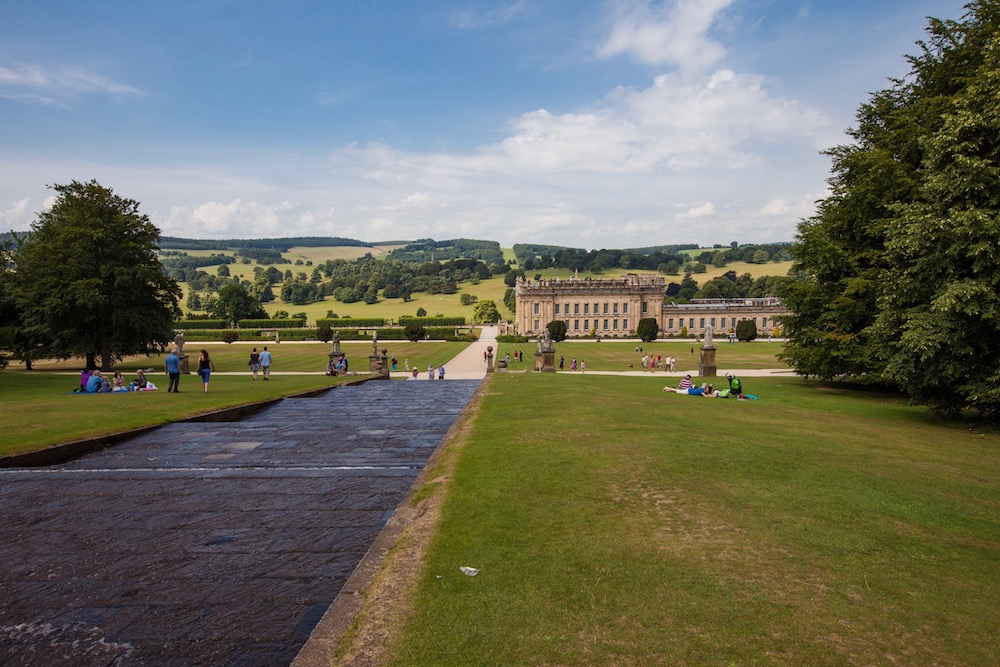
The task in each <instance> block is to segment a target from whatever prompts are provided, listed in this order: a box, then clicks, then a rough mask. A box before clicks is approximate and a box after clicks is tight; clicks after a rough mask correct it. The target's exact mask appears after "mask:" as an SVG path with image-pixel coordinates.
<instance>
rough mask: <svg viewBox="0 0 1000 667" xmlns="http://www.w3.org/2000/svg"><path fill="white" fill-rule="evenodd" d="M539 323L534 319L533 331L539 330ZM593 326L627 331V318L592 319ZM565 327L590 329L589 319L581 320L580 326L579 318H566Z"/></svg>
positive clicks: (575, 329)
mask: <svg viewBox="0 0 1000 667" xmlns="http://www.w3.org/2000/svg"><path fill="white" fill-rule="evenodd" d="M609 323H610V324H611V326H610V327H608V324H609ZM539 324H540V321H539V320H535V331H541V329H540V328H539V326H538V325H539ZM619 324H620V325H621V328H619ZM594 328H595V329H597V330H598V331H628V330H629V328H628V319H623V320H618V319H617V318H616V319H611V320H594ZM566 329H567V330H568V331H576V332H580V331H583V332H587V331H590V320H583V327H582V328H581V327H580V320H566Z"/></svg>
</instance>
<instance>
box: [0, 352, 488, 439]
mask: <svg viewBox="0 0 1000 667" xmlns="http://www.w3.org/2000/svg"><path fill="white" fill-rule="evenodd" d="M467 345H468V343H446V342H441V341H432V342H428V343H410V342H409V341H405V342H403V341H385V343H384V347H386V348H387V350H388V354H389V355H396V358H397V360H398V362H399V370H402V369H403V366H404V363H405V362H406V361H409V363H410V365H411V366H413V365H416V366H417V368H426V367H427V364H430V363H433V364H434V365H435V366H437V365H438V364H440V363H442V362H447V360H448V359H451V358H452V357H454V356H455V355H456V354H458V353H459V352H461V351H462V350H463V349H464V348H465V347H466V346H467ZM202 346H204V348H205V349H207V350H208V351H209V355H211V357H212V359H213V360H214V361H215V367H216V371H218V372H217V373H216V374H215V375H213V376H212V380H211V383H210V386H209V393H208V394H207V395H206V394H204V393H203V392H202V386H201V380H200V378H199V377H198V376H197V375H195V374H192V375H189V376H183V377H182V378H181V391H180V393H178V394H167V393H166V391H156V392H140V393H135V394H98V395H93V394H87V395H80V394H71V393H69V392H71V391H72V390H73V388H74V387H78V386H79V375H78V371H79V370H80V369H81V368H82V367H83V360H81V359H69V360H64V361H55V360H49V361H39V362H36V363H35V364H34V366H35V369H36V370H35V371H31V372H27V371H23V370H17V368H16V367H12V368H9V369H7V370H5V371H3V372H0V405H3V410H0V456H5V455H9V454H16V453H21V452H28V451H34V450H37V449H42V448H44V447H50V446H52V445H57V444H61V443H64V442H69V441H72V440H79V439H81V438H87V437H92V436H97V435H107V434H109V433H118V432H120V431H126V430H130V429H134V428H140V427H143V426H151V425H155V424H165V423H168V422H171V421H175V420H177V419H181V418H183V417H190V416H192V415H196V414H201V413H205V412H211V411H213V410H218V409H220V408H225V407H232V406H236V405H246V404H249V403H256V402H258V401H262V400H269V399H272V398H277V397H279V396H285V395H288V394H294V393H299V392H302V391H308V390H310V389H315V388H317V387H326V386H329V385H331V384H335V383H337V382H340V381H343V380H345V379H351V378H349V377H348V378H343V379H337V378H329V377H326V376H325V375H283V373H285V372H314V373H321V372H323V371H324V370H325V369H326V362H327V356H326V355H327V353H329V351H330V345H329V344H328V343H323V344H319V343H315V344H311V343H281V344H280V345H274V344H270V345H268V348H269V349H270V350H272V351H273V353H274V362H273V363H272V369H273V371H274V373H276V374H274V375H272V376H271V378H272V379H271V381H270V382H263V381H261V380H258V381H257V382H252V381H250V379H249V378H250V371H249V369H248V368H247V360H248V359H249V355H250V350H251V349H252V347H253V345H246V344H233V345H226V344H224V343H214V344H213V343H204V344H202V343H188V345H187V346H186V348H185V351H186V352H188V353H190V354H191V355H192V356H193V357H194V356H196V355H197V354H198V350H199V349H200V348H201V347H202ZM261 347H262V346H261V345H258V346H257V349H258V350H259V349H260V348H261ZM382 347H383V345H381V344H380V345H379V349H381V348H382ZM341 348H342V349H343V350H344V352H346V353H347V358H348V360H349V361H350V362H351V363H352V366H351V370H355V371H361V372H367V371H368V355H369V354H370V353H371V343H370V342H357V343H355V342H344V343H341ZM116 368H117V369H118V370H121V371H123V373H125V374H126V379H131V377H132V376H133V375H134V373H135V370H136V369H137V368H153V369H155V371H154V372H153V373H151V374H149V376H148V377H149V378H150V379H151V380H152V381H153V382H154V383H156V385H157V386H158V387H160V389H161V390H164V389H166V386H167V377H166V375H164V373H163V362H162V359H161V357H159V356H156V357H133V358H130V359H126V360H125V361H124V362H122V363H121V364H119V365H118V366H117V367H116ZM193 368H196V364H195V363H194V361H193V359H192V369H193ZM226 372H239V373H240V375H224V374H223V373H226Z"/></svg>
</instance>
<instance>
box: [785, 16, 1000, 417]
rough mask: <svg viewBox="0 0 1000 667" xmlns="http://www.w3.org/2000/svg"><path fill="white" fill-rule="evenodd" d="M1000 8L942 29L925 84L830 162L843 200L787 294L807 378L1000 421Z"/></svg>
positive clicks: (797, 361)
mask: <svg viewBox="0 0 1000 667" xmlns="http://www.w3.org/2000/svg"><path fill="white" fill-rule="evenodd" d="M998 30H1000V7H998V5H997V2H996V0H975V1H973V2H971V3H970V4H969V5H967V12H966V14H965V16H964V17H963V19H962V20H961V21H940V20H937V19H930V22H929V27H928V29H927V33H928V35H929V37H928V39H927V41H925V42H920V53H918V55H916V56H911V57H910V58H909V62H910V73H909V75H908V76H907V77H906V78H904V79H900V80H895V81H894V83H893V85H892V86H891V87H890V88H888V89H886V90H882V91H878V92H876V93H874V94H873V95H872V96H871V98H870V100H869V101H868V102H867V103H865V104H863V105H861V107H860V109H859V111H858V114H857V127H856V128H854V129H853V130H851V132H850V134H851V136H852V138H853V139H854V141H855V143H854V144H851V145H848V146H839V147H836V148H834V149H831V150H830V151H829V154H830V155H831V156H832V157H833V175H832V177H831V179H830V186H831V195H830V196H829V197H828V198H827V199H826V200H824V201H823V202H821V203H820V206H819V210H818V213H817V215H816V216H814V217H813V218H810V219H809V220H807V221H805V222H803V223H801V224H800V226H799V231H798V235H797V239H796V244H795V246H794V247H793V249H792V251H793V252H792V254H793V256H794V258H795V265H794V267H793V271H792V275H793V276H795V277H797V279H796V280H793V281H790V282H789V283H788V284H786V285H785V286H783V287H782V288H781V290H782V294H781V295H782V296H783V297H784V300H785V304H786V305H787V306H788V307H789V308H790V309H791V310H792V312H793V314H792V315H790V316H788V317H786V318H783V320H782V329H783V331H784V333H785V336H786V338H787V339H788V341H789V342H788V344H787V345H786V347H785V351H784V354H783V358H784V359H785V360H787V361H788V362H789V363H790V364H791V365H792V366H793V367H794V368H795V369H796V370H797V371H798V372H799V373H801V374H804V375H818V376H820V377H823V378H853V379H861V380H866V381H869V382H877V383H881V384H889V385H892V386H895V387H898V388H900V389H903V390H906V391H907V392H909V394H910V396H911V397H912V399H913V400H914V401H916V402H919V403H925V404H930V405H931V406H932V407H934V408H936V409H939V410H941V411H943V412H945V413H947V414H951V415H957V414H959V413H960V412H962V411H963V410H965V409H971V410H973V411H976V412H978V413H979V414H980V415H981V416H984V417H986V418H989V419H992V420H996V419H998V418H1000V296H998V294H1000V256H998V255H997V254H996V253H995V252H994V251H992V250H987V249H988V248H995V246H996V242H997V239H998V238H1000V114H998V112H997V105H996V100H997V99H998V97H1000V62H998V60H1000V57H998V55H997V50H996V34H997V31H998Z"/></svg>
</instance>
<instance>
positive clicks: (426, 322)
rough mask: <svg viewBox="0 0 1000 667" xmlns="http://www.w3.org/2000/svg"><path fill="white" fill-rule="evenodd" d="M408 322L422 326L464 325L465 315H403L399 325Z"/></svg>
mask: <svg viewBox="0 0 1000 667" xmlns="http://www.w3.org/2000/svg"><path fill="white" fill-rule="evenodd" d="M408 324H419V325H420V326H422V327H434V326H437V327H464V326H465V318H464V317H410V316H409V315H403V316H402V317H400V318H399V326H401V327H405V326H406V325H408Z"/></svg>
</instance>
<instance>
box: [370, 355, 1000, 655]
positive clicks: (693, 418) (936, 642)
mask: <svg viewBox="0 0 1000 667" xmlns="http://www.w3.org/2000/svg"><path fill="white" fill-rule="evenodd" d="M756 385H757V391H756V392H755V393H757V394H759V395H760V397H761V400H759V401H736V400H734V399H707V398H700V397H692V396H679V395H677V394H673V393H664V392H662V391H660V388H659V387H658V386H657V385H655V384H653V383H650V382H644V381H643V380H642V379H641V378H625V377H614V378H612V377H606V376H580V375H568V374H542V373H530V374H498V375H496V376H494V377H493V378H492V379H491V380H490V381H489V386H488V391H487V392H486V393H485V394H484V397H483V399H482V403H481V407H480V408H479V410H478V412H477V414H476V416H475V417H474V418H473V419H472V421H471V423H470V424H469V426H468V435H467V436H464V437H463V438H462V439H461V440H460V441H459V442H457V443H455V444H454V445H453V446H449V448H448V450H446V452H445V455H444V458H443V460H445V461H449V460H451V461H454V462H455V463H454V466H453V468H452V467H449V468H441V469H435V470H433V471H432V472H431V475H430V477H429V478H428V484H427V487H425V489H424V490H423V492H422V493H423V495H425V496H426V495H433V494H435V493H438V492H437V491H435V489H444V493H445V496H444V500H443V508H442V511H441V519H440V522H439V523H438V525H437V528H436V529H435V531H434V534H433V537H432V542H431V546H430V548H429V552H428V554H427V555H426V557H425V558H424V559H422V560H421V561H420V563H421V565H420V566H419V567H420V575H419V592H418V593H417V595H416V599H415V600H414V601H413V602H412V604H409V605H407V611H408V613H407V615H406V616H405V620H403V621H401V623H405V627H404V629H403V632H402V633H401V634H400V636H399V637H398V639H397V641H395V642H393V644H392V653H391V657H390V659H389V660H388V662H387V663H385V664H392V665H407V666H408V667H413V666H419V665H434V666H435V667H438V666H442V665H465V664H469V656H475V662H476V663H477V664H484V665H500V664H504V665H563V666H566V667H573V666H581V667H582V666H585V665H858V666H862V665H880V664H885V665H987V664H995V662H996V657H997V655H1000V632H998V621H997V613H996V610H997V608H998V607H1000V579H998V577H997V576H996V572H997V563H998V562H1000V518H998V517H1000V482H998V480H1000V458H998V457H997V456H996V452H997V449H998V447H1000V435H997V434H996V433H992V432H980V431H978V430H976V429H975V428H967V427H962V426H955V425H950V424H947V423H944V422H942V421H940V420H938V419H936V418H934V417H933V416H931V415H929V414H928V413H927V412H926V411H925V410H924V409H922V408H916V407H912V406H908V405H907V404H906V401H905V398H904V397H901V396H898V395H892V394H879V393H875V392H868V391H857V390H854V389H852V388H850V387H846V386H842V385H828V384H823V383H819V382H806V381H804V380H801V379H795V378H787V379H786V378H781V379H773V378H759V379H757V380H756ZM460 566H470V567H474V568H477V569H478V570H479V574H478V576H475V577H469V576H466V575H465V574H463V573H462V572H460V570H459V568H460ZM394 571H395V570H393V569H390V572H394ZM380 620H381V619H380ZM362 624H363V625H364V622H363V623H362Z"/></svg>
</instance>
